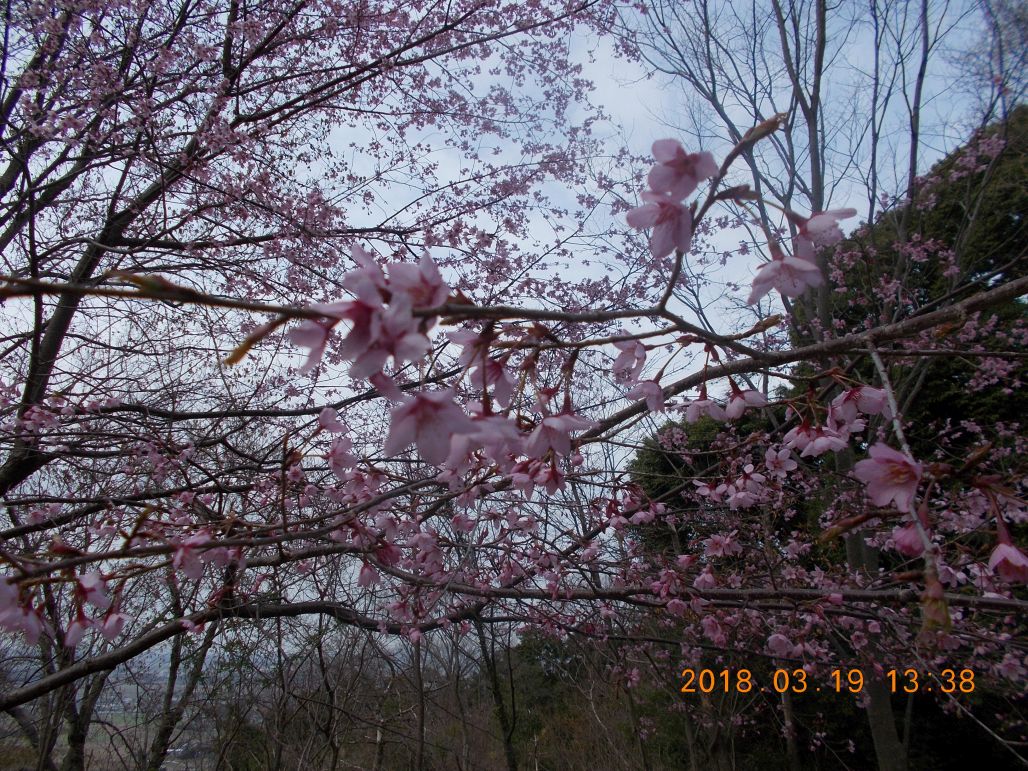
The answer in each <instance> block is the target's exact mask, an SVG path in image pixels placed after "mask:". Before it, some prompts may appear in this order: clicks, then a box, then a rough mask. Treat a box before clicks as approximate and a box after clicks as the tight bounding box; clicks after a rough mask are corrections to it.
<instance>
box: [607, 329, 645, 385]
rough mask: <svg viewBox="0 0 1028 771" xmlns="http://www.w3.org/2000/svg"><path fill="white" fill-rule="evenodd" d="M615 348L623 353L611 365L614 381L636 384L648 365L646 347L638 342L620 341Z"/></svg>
mask: <svg viewBox="0 0 1028 771" xmlns="http://www.w3.org/2000/svg"><path fill="white" fill-rule="evenodd" d="M614 347H615V348H617V349H618V350H619V351H620V352H621V353H619V354H618V357H617V358H616V359H614V364H613V365H611V370H612V371H613V373H614V379H615V380H616V381H617V382H619V383H634V382H635V381H636V380H637V379H638V377H639V375H641V374H642V370H643V367H644V366H645V365H646V346H645V345H643V344H642V343H640V342H639V341H638V340H619V341H618V342H616V343H614Z"/></svg>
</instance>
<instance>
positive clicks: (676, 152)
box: [647, 139, 718, 201]
mask: <svg viewBox="0 0 1028 771" xmlns="http://www.w3.org/2000/svg"><path fill="white" fill-rule="evenodd" d="M653 157H654V158H655V159H656V160H657V164H656V165H655V166H654V167H653V168H652V169H650V173H649V176H648V177H647V182H648V183H649V186H650V189H652V190H653V192H655V193H665V194H667V195H669V196H671V197H672V198H673V199H675V200H676V201H681V200H684V199H685V198H688V197H689V196H690V195H692V192H693V191H694V190H695V189H696V186H697V185H698V184H699V183H700V180H702V179H709V178H710V177H713V176H714V175H715V174H717V171H718V168H717V163H715V162H714V156H712V155H711V154H710V153H706V152H700V153H687V152H686V151H685V148H683V147H682V145H681V144H680V143H679V142H678V141H677V140H674V139H658V140H657V141H656V142H654V143H653Z"/></svg>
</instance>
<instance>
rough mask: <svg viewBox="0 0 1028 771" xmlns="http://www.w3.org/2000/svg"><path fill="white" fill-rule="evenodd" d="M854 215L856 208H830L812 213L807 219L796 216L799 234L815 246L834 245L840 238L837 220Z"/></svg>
mask: <svg viewBox="0 0 1028 771" xmlns="http://www.w3.org/2000/svg"><path fill="white" fill-rule="evenodd" d="M856 216H857V210H856V209H832V210H831V211H823V212H819V213H817V214H812V215H811V216H810V219H807V220H804V219H802V218H797V219H798V220H799V222H798V224H799V234H800V235H801V236H802V237H803V238H806V239H808V240H810V241H811V242H813V243H814V245H815V246H834V245H835V244H837V243H839V242H840V241H841V240H842V230H840V228H839V220H845V219H849V218H850V217H856Z"/></svg>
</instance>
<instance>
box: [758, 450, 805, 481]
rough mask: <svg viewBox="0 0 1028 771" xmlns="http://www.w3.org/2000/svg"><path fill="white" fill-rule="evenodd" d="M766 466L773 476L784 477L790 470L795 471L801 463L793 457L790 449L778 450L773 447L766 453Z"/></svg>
mask: <svg viewBox="0 0 1028 771" xmlns="http://www.w3.org/2000/svg"><path fill="white" fill-rule="evenodd" d="M764 466H765V467H766V468H767V471H768V473H769V474H771V475H772V476H776V477H778V478H779V479H784V478H785V477H786V476H787V475H788V474H789V472H790V471H795V470H796V469H797V468H798V467H799V464H798V463H796V461H794V460H793V459H792V453H791V452H790V451H789V450H788V449H782V450H776V449H774V448H773V447H770V448H768V449H767V451H766V452H765V453H764Z"/></svg>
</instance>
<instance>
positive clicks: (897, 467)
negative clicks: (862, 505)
mask: <svg viewBox="0 0 1028 771" xmlns="http://www.w3.org/2000/svg"><path fill="white" fill-rule="evenodd" d="M869 455H870V456H871V457H870V458H868V459H865V460H862V461H859V462H858V463H857V464H856V465H855V466H854V469H853V473H854V475H855V476H856V477H857V479H859V480H860V481H861V482H863V483H864V484H865V485H867V495H868V497H869V498H870V499H871V501H872V503H874V505H875V506H888V505H889V503H890V502H893V501H894V502H895V504H896V508H897V509H899V510H900V511H910V509H911V506H912V505H913V501H914V494H915V493H916V492H917V485H918V483H919V482H920V481H921V464H920V463H917V462H914V461H911V460H910V459H909V458H907V456H906V455H904V454H903V453H901V452H897V451H896V450H894V449H892V448H891V447H889V446H888V445H887V444H882V443H881V442H878V443H877V444H875V445H873V446H872V447H871V449H870V450H869Z"/></svg>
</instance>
